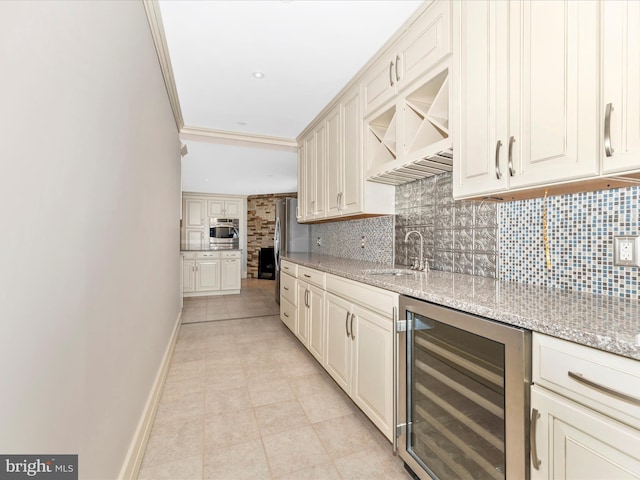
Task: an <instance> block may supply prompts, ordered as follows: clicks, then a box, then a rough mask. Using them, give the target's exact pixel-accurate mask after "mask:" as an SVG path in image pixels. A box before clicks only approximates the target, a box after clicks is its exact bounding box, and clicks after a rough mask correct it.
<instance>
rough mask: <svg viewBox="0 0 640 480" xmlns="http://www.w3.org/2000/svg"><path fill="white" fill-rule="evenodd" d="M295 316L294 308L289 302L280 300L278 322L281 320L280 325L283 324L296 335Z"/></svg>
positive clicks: (284, 299) (283, 299)
mask: <svg viewBox="0 0 640 480" xmlns="http://www.w3.org/2000/svg"><path fill="white" fill-rule="evenodd" d="M297 314H298V313H297V310H296V307H294V306H293V305H292V304H291V302H289V301H288V300H287V299H286V298H282V299H281V300H280V320H282V323H284V324H285V325H286V326H287V327H288V328H289V330H291V331H292V332H293V333H296V320H297V319H296V315H297Z"/></svg>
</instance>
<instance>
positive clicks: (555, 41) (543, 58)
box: [463, 0, 600, 188]
mask: <svg viewBox="0 0 640 480" xmlns="http://www.w3.org/2000/svg"><path fill="white" fill-rule="evenodd" d="M464 3H465V4H466V3H475V2H464ZM509 9H510V22H509V25H510V38H509V42H508V45H509V52H510V58H509V78H510V84H509V105H510V110H509V112H508V113H509V119H510V126H509V138H508V139H506V140H505V141H504V143H505V146H504V148H505V149H506V151H505V153H506V155H507V156H508V155H509V154H508V152H509V150H512V156H513V161H512V163H513V171H509V166H507V169H506V171H505V174H506V175H508V176H509V177H510V179H509V181H510V186H511V187H512V188H517V187H522V186H530V185H543V184H546V183H549V182H557V181H561V180H569V179H574V178H581V177H588V176H594V175H598V173H599V143H598V142H599V140H598V138H599V129H598V101H597V99H598V95H599V90H598V78H599V74H600V72H599V65H598V52H599V35H598V2H594V1H579V2H576V1H574V0H556V1H553V2H549V1H546V0H528V1H514V2H510V3H509ZM463 75H464V73H463ZM499 112H500V111H499ZM506 113H507V112H505V114H506ZM510 143H511V145H510Z"/></svg>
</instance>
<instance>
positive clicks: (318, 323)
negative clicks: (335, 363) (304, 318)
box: [309, 286, 324, 363]
mask: <svg viewBox="0 0 640 480" xmlns="http://www.w3.org/2000/svg"><path fill="white" fill-rule="evenodd" d="M309 303H310V304H311V307H310V308H309V351H310V352H311V354H312V355H313V356H314V357H316V359H317V360H318V361H319V362H320V363H322V361H323V359H324V290H321V289H319V288H317V287H314V286H309Z"/></svg>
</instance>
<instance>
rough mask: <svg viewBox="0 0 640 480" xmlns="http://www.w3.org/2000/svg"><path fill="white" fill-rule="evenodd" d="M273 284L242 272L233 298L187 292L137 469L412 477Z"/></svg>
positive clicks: (173, 475) (217, 474)
mask: <svg viewBox="0 0 640 480" xmlns="http://www.w3.org/2000/svg"><path fill="white" fill-rule="evenodd" d="M273 288H274V283H273V281H270V280H246V281H245V280H243V288H242V293H241V294H240V295H235V296H233V297H234V298H231V296H220V297H201V298H197V299H185V304H184V310H183V320H184V322H183V323H184V324H183V325H182V326H181V328H180V333H179V337H178V340H177V343H176V348H175V352H174V355H173V360H172V363H171V367H170V370H169V375H168V378H167V381H166V384H165V387H164V391H163V393H162V398H161V401H160V405H159V407H158V412H157V415H156V418H155V422H154V425H153V429H152V431H151V436H150V438H149V443H148V445H147V450H146V452H145V456H144V459H143V462H142V467H141V469H140V474H139V477H138V478H139V479H140V480H146V479H171V480H178V479H216V480H223V479H229V480H242V479H281V480H284V479H300V480H314V479H317V480H331V479H368V480H371V479H405V480H406V479H410V477H409V475H408V474H407V473H406V472H405V471H404V468H403V465H402V462H401V461H400V460H399V458H398V457H394V456H393V455H392V449H391V444H390V443H389V442H388V441H387V440H386V438H384V437H383V436H382V434H381V433H380V432H379V431H378V430H377V429H376V428H375V427H374V426H373V424H372V423H371V422H370V421H369V420H368V419H367V418H366V417H365V416H364V415H363V414H362V413H361V412H360V410H359V409H358V408H357V407H356V406H355V405H354V404H353V403H352V402H351V400H350V399H349V398H348V397H347V396H346V395H345V394H344V393H343V392H342V390H341V389H340V388H339V387H338V386H337V385H336V384H335V383H334V382H333V380H332V379H331V377H329V375H327V374H326V373H325V371H324V370H323V369H322V368H321V367H320V366H319V365H318V363H317V362H316V361H315V359H314V358H313V357H312V356H311V355H310V354H309V353H308V352H307V351H306V349H304V347H302V346H301V345H300V344H299V343H298V341H297V340H296V339H295V337H293V335H291V333H290V332H289V330H288V329H287V328H286V327H285V326H284V325H283V324H282V323H281V322H280V319H279V318H278V315H277V312H278V305H277V304H276V303H275V301H274V300H273ZM223 306H224V308H225V310H226V311H225V312H221V310H222V308H223ZM221 315H226V317H224V318H221V317H220V316H221Z"/></svg>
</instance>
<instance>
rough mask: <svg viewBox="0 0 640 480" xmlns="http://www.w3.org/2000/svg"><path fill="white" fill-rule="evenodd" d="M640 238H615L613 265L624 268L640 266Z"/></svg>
mask: <svg viewBox="0 0 640 480" xmlns="http://www.w3.org/2000/svg"><path fill="white" fill-rule="evenodd" d="M639 262H640V237H631V236H624V237H622V236H618V237H613V264H614V265H620V266H623V267H638V266H640V263H639Z"/></svg>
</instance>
